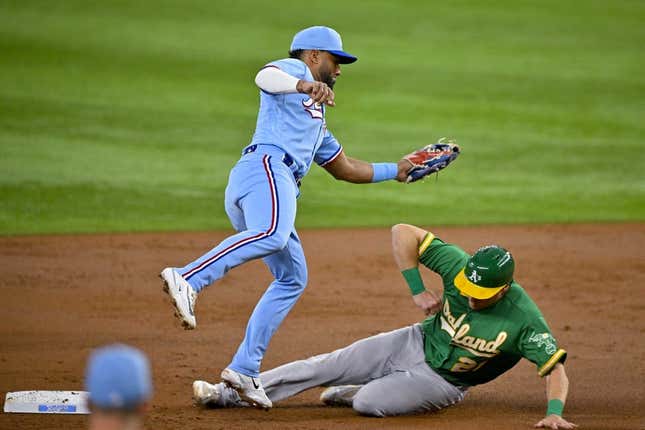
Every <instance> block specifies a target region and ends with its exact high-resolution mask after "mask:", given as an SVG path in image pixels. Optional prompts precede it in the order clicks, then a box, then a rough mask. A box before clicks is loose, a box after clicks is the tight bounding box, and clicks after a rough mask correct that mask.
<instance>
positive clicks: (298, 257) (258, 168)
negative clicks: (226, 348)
mask: <svg viewBox="0 0 645 430" xmlns="http://www.w3.org/2000/svg"><path fill="white" fill-rule="evenodd" d="M258 148H260V149H258V150H257V151H255V152H252V153H249V154H246V155H244V156H242V158H241V159H240V161H238V163H237V164H236V165H235V167H234V168H233V170H231V174H230V176H229V182H228V186H227V188H226V196H225V206H226V213H227V214H228V217H229V218H230V220H231V223H232V224H233V227H234V228H235V229H236V230H237V231H238V233H237V234H235V235H233V236H230V237H228V238H227V239H225V240H224V241H222V242H221V243H220V244H219V245H217V246H216V247H215V248H213V249H212V250H210V251H209V252H208V253H206V254H205V255H203V256H202V257H200V258H198V259H197V260H195V261H194V262H192V263H190V264H188V265H187V266H185V267H183V268H181V269H178V270H179V273H180V274H181V275H182V276H183V277H184V278H185V279H186V280H187V281H188V283H190V285H191V286H192V287H193V288H194V289H195V291H197V292H199V291H201V290H202V289H203V288H204V287H206V286H208V285H210V284H212V283H213V282H215V281H217V280H218V279H220V278H221V277H223V276H224V275H225V274H226V272H228V271H229V270H230V269H232V268H234V267H236V266H239V265H240V264H243V263H245V262H247V261H249V260H253V259H257V258H262V259H263V260H264V262H265V264H266V265H267V266H268V267H269V270H270V271H271V273H272V274H273V276H274V277H275V280H274V281H273V282H272V283H271V285H270V286H269V288H268V289H267V290H266V291H265V292H264V294H263V295H262V298H261V299H260V300H259V301H258V303H257V305H256V306H255V309H254V310H253V313H252V314H251V318H250V319H249V322H248V325H247V327H246V334H245V336H244V340H243V341H242V344H241V345H240V347H239V348H238V350H237V353H236V354H235V356H234V357H233V361H232V362H231V364H230V365H229V366H228V367H230V368H231V369H233V370H235V371H237V372H240V373H242V374H244V375H248V376H253V377H258V376H259V373H260V364H261V361H262V357H263V356H264V352H265V351H266V348H267V346H268V344H269V341H270V340H271V337H272V336H273V333H274V332H275V331H276V330H277V328H278V327H279V326H280V323H282V320H283V319H284V318H285V317H286V315H287V314H288V313H289V311H290V310H291V308H292V307H293V306H294V305H295V303H296V301H297V300H298V298H299V297H300V295H301V294H302V292H303V291H304V288H305V285H306V284H307V264H306V261H305V256H304V252H303V250H302V245H301V243H300V238H299V237H298V234H297V233H296V230H295V227H294V222H295V218H296V198H297V196H298V186H297V184H296V180H295V178H294V176H293V174H292V172H291V169H290V168H289V167H288V166H287V165H286V164H285V162H284V161H283V156H284V153H283V152H282V151H280V150H279V149H278V148H276V147H273V146H267V145H261V146H259V147H258Z"/></svg>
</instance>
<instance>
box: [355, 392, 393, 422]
mask: <svg viewBox="0 0 645 430" xmlns="http://www.w3.org/2000/svg"><path fill="white" fill-rule="evenodd" d="M352 408H354V410H355V411H356V412H358V413H359V414H361V415H365V416H367V417H377V418H382V417H384V416H385V411H384V410H383V408H381V407H379V405H378V404H377V402H375V401H374V400H373V399H370V398H369V397H368V396H365V395H363V396H361V393H360V391H359V392H358V393H357V394H356V396H354V401H353V402H352Z"/></svg>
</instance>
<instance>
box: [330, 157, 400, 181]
mask: <svg viewBox="0 0 645 430" xmlns="http://www.w3.org/2000/svg"><path fill="white" fill-rule="evenodd" d="M409 167H410V164H409V162H407V161H406V160H400V161H399V162H398V163H397V164H396V177H394V178H392V177H390V179H396V180H397V181H399V182H405V181H406V179H407V176H408V175H407V171H408V170H409ZM324 168H325V170H327V172H329V173H330V174H331V175H332V176H333V177H334V178H336V179H338V180H341V181H347V182H351V183H354V184H368V183H371V182H378V181H376V180H375V178H374V173H375V172H374V165H373V164H372V163H368V162H367V161H363V160H357V159H355V158H351V157H348V156H346V155H345V153H344V152H341V154H340V155H339V156H338V157H337V158H336V159H335V160H334V161H332V162H331V163H329V164H326V165H325V166H324ZM392 174H393V175H394V172H392Z"/></svg>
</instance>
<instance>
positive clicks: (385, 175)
mask: <svg viewBox="0 0 645 430" xmlns="http://www.w3.org/2000/svg"><path fill="white" fill-rule="evenodd" d="M372 169H374V176H372V182H383V181H389V180H390V179H395V178H396V175H398V174H399V168H398V167H397V165H396V163H372Z"/></svg>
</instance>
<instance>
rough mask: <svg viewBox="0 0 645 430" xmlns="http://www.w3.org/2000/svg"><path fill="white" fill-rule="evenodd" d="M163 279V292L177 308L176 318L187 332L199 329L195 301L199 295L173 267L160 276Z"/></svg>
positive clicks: (166, 269) (164, 270)
mask: <svg viewBox="0 0 645 430" xmlns="http://www.w3.org/2000/svg"><path fill="white" fill-rule="evenodd" d="M159 276H160V277H161V279H163V282H164V287H163V290H164V291H165V292H166V293H168V295H169V296H170V300H171V301H172V304H173V305H174V306H175V316H176V317H177V318H179V320H180V321H181V325H182V326H183V327H184V329H186V330H192V329H194V328H195V327H197V320H196V319H195V301H196V300H197V293H196V292H195V290H193V287H191V286H190V284H189V283H188V282H187V281H186V280H185V279H184V278H183V277H182V276H181V275H180V274H179V273H178V272H177V271H176V270H175V269H173V268H172V267H167V268H165V269H163V270H162V271H161V274H160V275H159Z"/></svg>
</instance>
